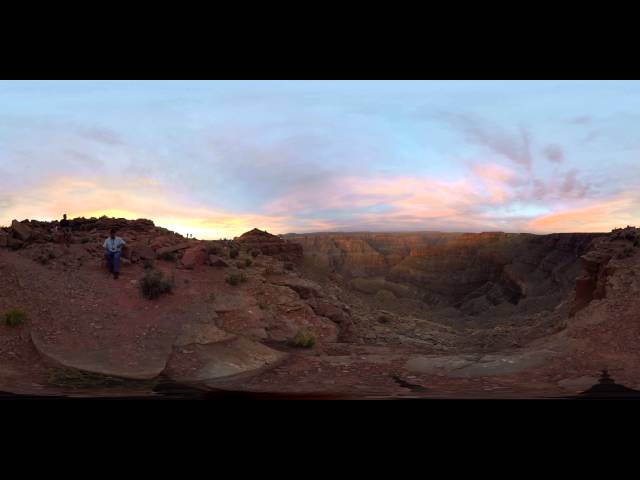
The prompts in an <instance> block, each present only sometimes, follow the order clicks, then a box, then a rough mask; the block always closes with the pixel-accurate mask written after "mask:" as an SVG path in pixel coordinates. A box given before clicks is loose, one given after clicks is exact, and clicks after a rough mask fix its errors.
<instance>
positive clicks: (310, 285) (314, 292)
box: [270, 276, 323, 299]
mask: <svg viewBox="0 0 640 480" xmlns="http://www.w3.org/2000/svg"><path fill="white" fill-rule="evenodd" d="M270 281H271V283H273V284H275V285H281V286H284V287H289V288H290V289H291V290H294V291H295V292H296V293H297V294H298V295H300V298H303V299H308V298H311V297H322V296H323V294H322V289H321V288H320V285H318V284H317V283H315V282H312V281H310V280H305V279H303V278H299V277H293V276H282V277H280V278H277V279H271V280H270Z"/></svg>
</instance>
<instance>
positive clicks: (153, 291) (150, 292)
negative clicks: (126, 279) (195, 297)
mask: <svg viewBox="0 0 640 480" xmlns="http://www.w3.org/2000/svg"><path fill="white" fill-rule="evenodd" d="M171 290H173V284H172V283H171V281H169V279H167V278H165V276H164V275H163V274H162V272H158V271H153V272H148V273H147V274H146V275H145V276H144V277H143V278H142V280H140V292H141V293H142V295H143V296H144V297H145V298H148V299H149V300H154V299H156V298H158V297H159V296H160V295H163V294H165V293H169V292H171Z"/></svg>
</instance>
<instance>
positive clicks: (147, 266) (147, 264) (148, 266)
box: [142, 258, 153, 270]
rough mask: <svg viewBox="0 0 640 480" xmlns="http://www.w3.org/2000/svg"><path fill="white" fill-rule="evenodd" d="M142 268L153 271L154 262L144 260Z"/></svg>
mask: <svg viewBox="0 0 640 480" xmlns="http://www.w3.org/2000/svg"><path fill="white" fill-rule="evenodd" d="M142 267H143V268H144V269H145V270H151V269H152V268H153V260H149V259H148V258H145V259H144V260H142Z"/></svg>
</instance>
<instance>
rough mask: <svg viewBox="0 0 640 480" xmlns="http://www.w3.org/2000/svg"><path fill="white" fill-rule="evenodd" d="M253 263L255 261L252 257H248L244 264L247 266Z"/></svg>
mask: <svg viewBox="0 0 640 480" xmlns="http://www.w3.org/2000/svg"><path fill="white" fill-rule="evenodd" d="M252 263H253V262H252V261H251V259H250V258H247V259H246V260H245V261H244V265H245V267H250V266H251V264H252Z"/></svg>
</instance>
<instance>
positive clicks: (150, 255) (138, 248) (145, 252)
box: [134, 245, 156, 260]
mask: <svg viewBox="0 0 640 480" xmlns="http://www.w3.org/2000/svg"><path fill="white" fill-rule="evenodd" d="M134 252H135V255H136V256H138V258H142V259H144V260H153V259H154V258H156V252H155V251H154V250H153V248H151V247H150V246H149V245H135V246H134Z"/></svg>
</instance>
